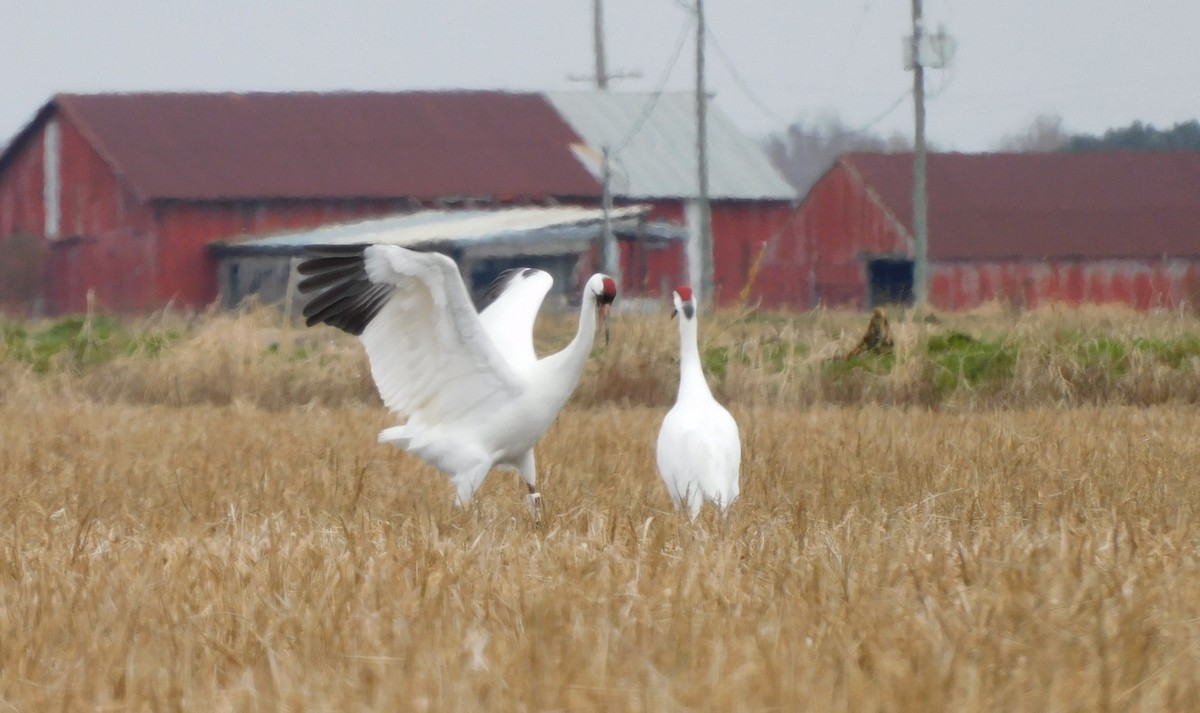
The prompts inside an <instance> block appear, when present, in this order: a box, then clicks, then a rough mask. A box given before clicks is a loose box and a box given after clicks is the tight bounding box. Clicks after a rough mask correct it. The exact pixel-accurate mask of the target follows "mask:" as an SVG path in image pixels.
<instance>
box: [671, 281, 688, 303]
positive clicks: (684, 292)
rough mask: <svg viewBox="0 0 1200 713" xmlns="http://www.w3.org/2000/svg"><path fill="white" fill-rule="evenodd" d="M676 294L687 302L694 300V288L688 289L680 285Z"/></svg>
mask: <svg viewBox="0 0 1200 713" xmlns="http://www.w3.org/2000/svg"><path fill="white" fill-rule="evenodd" d="M675 294H677V295H679V299H681V300H683V301H684V302H687V301H688V300H690V299H692V288H690V287H688V286H687V285H680V286H679V287H676V288H675Z"/></svg>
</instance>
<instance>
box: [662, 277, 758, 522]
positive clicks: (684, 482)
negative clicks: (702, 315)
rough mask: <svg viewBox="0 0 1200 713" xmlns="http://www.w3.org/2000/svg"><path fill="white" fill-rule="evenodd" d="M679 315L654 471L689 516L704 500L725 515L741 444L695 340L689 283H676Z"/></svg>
mask: <svg viewBox="0 0 1200 713" xmlns="http://www.w3.org/2000/svg"><path fill="white" fill-rule="evenodd" d="M672 297H673V299H674V301H675V312H674V313H673V314H672V316H674V315H675V314H678V315H679V395H678V396H677V397H676V399H675V405H674V406H673V407H672V408H671V410H670V411H668V412H667V416H666V418H664V419H663V424H662V429H661V430H659V432H658V472H659V475H661V476H662V479H663V482H664V483H666V485H667V492H668V493H669V494H670V495H671V502H672V503H674V504H675V509H677V510H678V509H679V508H680V507H682V506H684V505H686V506H687V509H688V514H689V515H690V516H691V518H692V519H693V520H694V519H696V515H698V514H699V513H700V507H701V505H703V504H704V501H705V500H708V501H710V502H712V503H714V504H715V505H716V506H717V507H718V508H719V509H720V510H721V513H722V514H724V513H725V511H726V508H728V507H729V504H730V503H732V502H733V501H734V499H736V498H737V496H738V478H739V471H740V469H741V461H742V445H741V441H740V440H739V438H738V426H737V422H736V421H734V420H733V416H731V415H729V412H728V411H726V410H725V407H723V406H722V405H721V404H719V403H717V400H716V399H714V398H713V395H712V392H711V391H710V390H709V388H708V383H707V382H706V381H705V380H704V370H703V369H702V368H701V366H700V349H699V347H698V346H697V344H696V339H697V326H696V301H695V300H694V299H692V290H691V288H690V287H687V286H683V287H677V288H675V291H674V293H673V294H672Z"/></svg>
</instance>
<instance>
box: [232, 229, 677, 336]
mask: <svg viewBox="0 0 1200 713" xmlns="http://www.w3.org/2000/svg"><path fill="white" fill-rule="evenodd" d="M647 210H648V209H647V208H646V207H644V206H629V207H625V208H618V209H615V210H614V211H613V213H612V216H611V220H612V226H613V230H614V232H615V233H616V234H617V236H618V240H620V241H622V242H624V241H628V240H638V241H640V242H642V243H643V244H644V245H647V246H649V247H648V249H650V250H655V249H659V250H662V249H666V248H667V247H668V246H669V245H670V243H671V242H678V241H680V240H682V239H683V236H682V235H681V234H679V231H677V230H672V228H671V226H664V225H654V224H648V223H646V222H644V221H643V218H644V216H645V215H646V213H647ZM603 219H604V218H603V212H602V211H601V210H599V209H596V208H579V207H567V206H562V207H555V208H505V209H496V210H480V209H464V210H431V211H420V212H417V213H411V214H408V215H401V216H392V217H387V218H376V219H372V220H365V221H359V222H354V223H343V224H334V225H327V226H322V227H319V228H312V229H307V230H300V231H292V232H287V233H281V234H278V235H272V236H268V237H263V238H255V239H249V240H242V241H237V242H216V243H213V244H212V245H210V246H209V251H210V252H211V253H212V254H213V255H214V256H215V257H216V260H217V280H218V284H219V287H220V290H219V291H220V294H221V301H222V306H224V307H226V308H233V307H236V306H237V305H238V304H239V303H241V302H242V301H243V300H246V299H247V298H250V297H254V298H256V299H257V300H258V301H259V302H263V303H282V304H284V305H286V306H287V307H288V309H290V310H291V311H292V312H293V313H295V312H298V311H299V309H300V308H301V307H302V305H303V301H302V299H301V298H299V297H298V296H297V295H296V294H295V285H296V282H297V280H298V276H297V274H296V271H295V269H296V265H297V264H298V262H299V261H300V260H301V259H302V258H303V257H304V251H305V248H306V247H308V246H310V245H354V244H367V243H376V244H378V243H386V244H391V245H401V246H404V247H407V248H412V249H414V250H436V251H437V252H441V253H444V254H446V255H448V256H450V257H451V258H453V259H454V261H455V262H456V263H458V267H459V270H460V271H461V272H462V274H463V280H464V282H465V283H466V284H467V288H468V289H469V290H470V291H471V293H472V297H474V298H475V299H476V300H478V299H479V298H480V297H482V296H483V294H484V293H485V292H486V291H487V289H488V288H489V287H490V286H491V284H492V282H493V280H495V279H496V277H498V276H499V275H500V273H501V272H503V271H504V270H507V269H510V268H514V267H537V268H540V269H543V270H545V271H546V272H549V273H550V274H551V275H553V276H554V287H553V290H552V292H551V295H550V297H549V298H548V299H547V304H550V305H559V306H562V305H565V304H567V303H569V302H571V301H573V300H576V299H577V298H578V294H577V293H578V289H579V285H581V284H582V281H583V280H585V279H586V278H587V276H588V275H587V274H583V273H584V272H585V271H586V270H589V269H590V268H591V251H592V247H593V245H594V244H595V243H596V240H597V239H598V238H599V237H600V234H601V231H602V230H603Z"/></svg>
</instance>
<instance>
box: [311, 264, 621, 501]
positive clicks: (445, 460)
mask: <svg viewBox="0 0 1200 713" xmlns="http://www.w3.org/2000/svg"><path fill="white" fill-rule="evenodd" d="M308 252H309V254H310V255H311V256H312V257H310V258H309V259H306V260H305V261H304V262H302V263H300V265H299V266H298V268H297V269H298V270H299V272H300V274H302V275H306V276H307V277H305V278H304V279H303V280H302V281H301V282H300V284H299V289H300V291H301V292H303V293H309V292H315V293H317V294H316V295H315V296H314V297H313V299H312V301H311V302H309V303H308V305H307V306H305V308H304V316H305V318H306V319H305V321H306V323H307V324H308V326H310V327H311V326H313V325H315V324H319V323H322V322H323V323H325V324H329V325H332V326H334V327H337V328H339V329H342V330H344V331H346V332H349V333H350V334H354V335H357V336H358V337H359V338H360V339H361V340H362V343H363V345H365V347H366V349H367V357H368V359H369V360H370V363H371V376H372V377H373V378H374V380H375V386H376V387H377V388H378V389H379V395H380V396H381V397H382V399H383V403H384V405H385V406H387V408H388V409H390V410H391V411H393V412H395V413H397V414H400V415H402V416H407V417H408V420H407V422H405V423H404V424H403V425H400V426H394V427H392V428H387V429H384V430H383V431H382V432H380V434H379V441H380V442H381V443H392V444H395V445H397V446H399V447H400V448H403V449H404V450H406V451H408V452H409V453H412V454H414V455H416V456H417V457H419V458H420V459H421V460H423V461H425V462H426V463H428V464H429V465H431V466H433V467H434V468H437V469H438V470H440V471H442V472H443V473H446V474H447V475H449V476H450V479H451V481H453V483H454V486H455V488H456V489H457V496H456V503H457V504H458V505H459V506H460V507H461V506H465V505H466V504H467V503H469V502H470V501H471V498H472V496H474V494H475V492H476V491H477V490H478V489H479V487H480V486H481V485H483V481H484V479H485V478H486V477H487V474H488V472H489V471H491V469H492V468H505V469H512V470H516V471H517V472H518V473H520V475H521V478H522V480H524V481H525V484H526V485H527V486H528V488H529V495H528V503H529V507H530V510H531V512H532V513H533V515H534V517H535V518H539V517H540V507H541V494H540V493H539V492H538V488H537V466H536V464H535V462H534V456H533V447H534V444H535V443H537V442H538V440H539V439H540V438H541V437H542V434H544V433H545V432H546V429H548V428H549V427H550V424H551V423H553V422H554V419H555V417H557V416H558V412H559V411H560V410H561V409H562V407H563V405H564V404H566V402H567V399H568V398H570V396H571V393H572V392H573V391H574V390H575V386H576V384H578V383H579V377H580V375H581V374H582V373H583V367H584V364H585V363H586V361H587V358H588V354H589V353H590V352H591V350H592V343H593V340H594V338H595V331H596V320H597V317H599V319H600V320H601V321H602V322H603V321H605V320H606V319H607V317H608V310H609V306H610V305H611V304H612V302H613V299H614V298H615V297H616V295H617V286H616V283H615V282H614V281H613V279H612V278H611V277H608V276H607V275H600V274H597V275H593V276H592V277H591V278H590V279H589V280H588V281H587V285H586V286H585V287H584V289H583V306H582V308H581V311H580V314H579V330H578V332H577V333H576V334H575V338H574V339H573V340H571V343H570V344H568V345H567V346H566V347H565V348H564V349H562V351H559V352H558V353H556V354H552V355H550V356H547V357H545V358H542V359H538V358H537V356H536V354H535V352H534V349H533V322H534V319H535V318H536V316H537V312H538V309H539V307H540V306H541V303H542V300H543V299H544V298H545V296H546V293H547V292H549V290H550V286H551V285H552V284H553V283H554V279H553V278H552V277H551V276H550V275H549V274H547V273H545V272H543V271H541V270H535V269H531V268H530V269H523V270H515V271H510V272H509V273H508V274H506V275H505V276H503V277H502V279H501V280H500V281H498V284H497V285H496V286H495V287H494V289H495V290H498V291H499V293H500V294H499V296H498V297H497V298H496V300H495V302H493V303H492V304H491V305H490V306H488V307H487V308H486V309H484V310H483V312H476V311H475V306H474V305H473V304H472V302H471V298H470V297H469V295H468V294H467V289H466V287H465V286H464V285H463V281H462V276H461V275H460V274H459V271H458V267H457V266H456V265H455V264H454V261H453V260H451V259H450V258H448V257H446V256H445V255H441V254H439V253H431V252H428V253H427V252H417V251H414V250H408V249H405V248H402V247H399V246H396V245H345V246H329V245H323V246H312V247H310V248H309V249H308Z"/></svg>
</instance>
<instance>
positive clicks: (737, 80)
mask: <svg viewBox="0 0 1200 713" xmlns="http://www.w3.org/2000/svg"><path fill="white" fill-rule="evenodd" d="M704 35H705V36H706V37H707V38H708V40H709V42H712V46H713V49H715V50H716V51H717V54H718V55H720V57H721V60H722V61H723V62H724V63H725V67H726V69H728V70H729V76H731V77H733V83H734V84H735V85H737V88H738V89H740V90H742V94H743V95H744V96H745V97H746V98H747V99H749V100H750V103H751V104H753V105H754V106H755V108H757V109H758V110H759V111H761V112H762V113H763V116H765V117H767V118H768V119H770V120H771V121H772V122H774V123H775V124H777V125H778V126H779V127H781V128H783V129H787V127H788V126H790V122H789V121H788V120H787V119H784V118H782V117H780V116H779V114H777V113H775V111H774V110H772V109H771V108H770V107H768V106H767V105H766V104H765V103H764V102H763V101H762V100H760V99H759V98H758V96H757V95H755V93H754V92H753V91H752V90H751V89H750V85H749V84H747V83H746V81H745V80H744V79H742V75H741V74H740V73H739V72H738V70H737V67H736V66H734V64H733V60H732V59H731V58H730V57H729V55H728V54H727V53H726V52H725V49H724V48H723V47H721V43H720V42H719V41H718V40H717V36H716V34H715V33H713V31H712V30H711V29H708V28H705V32H704Z"/></svg>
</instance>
